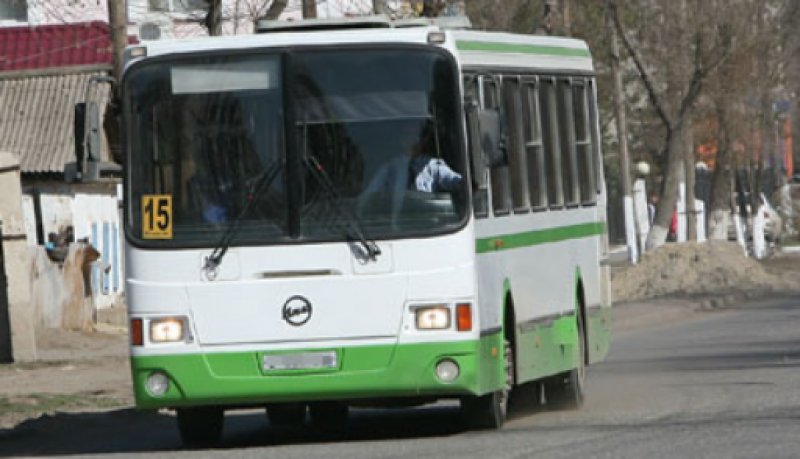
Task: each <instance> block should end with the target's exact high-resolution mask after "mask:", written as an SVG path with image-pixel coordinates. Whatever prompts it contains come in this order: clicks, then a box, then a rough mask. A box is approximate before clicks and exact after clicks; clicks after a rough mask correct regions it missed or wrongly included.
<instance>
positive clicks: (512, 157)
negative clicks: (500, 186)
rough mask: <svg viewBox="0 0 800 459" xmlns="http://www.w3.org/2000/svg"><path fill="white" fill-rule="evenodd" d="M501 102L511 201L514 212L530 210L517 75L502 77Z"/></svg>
mask: <svg viewBox="0 0 800 459" xmlns="http://www.w3.org/2000/svg"><path fill="white" fill-rule="evenodd" d="M503 103H504V105H505V108H506V110H505V120H506V128H507V130H506V133H507V143H506V148H507V149H508V166H507V169H508V177H507V180H508V179H510V182H511V201H512V204H513V208H514V213H524V212H528V211H529V210H530V201H529V200H528V174H527V169H528V166H527V163H526V161H525V159H526V158H525V140H524V138H523V136H522V103H521V100H520V85H519V79H518V78H517V77H506V78H503Z"/></svg>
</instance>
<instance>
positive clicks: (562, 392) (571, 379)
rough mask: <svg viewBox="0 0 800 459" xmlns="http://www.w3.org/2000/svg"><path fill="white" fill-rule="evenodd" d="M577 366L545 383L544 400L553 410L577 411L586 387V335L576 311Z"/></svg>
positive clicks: (580, 317)
mask: <svg viewBox="0 0 800 459" xmlns="http://www.w3.org/2000/svg"><path fill="white" fill-rule="evenodd" d="M576 328H577V330H578V352H579V354H578V366H577V367H576V368H574V369H572V370H571V371H568V372H566V373H561V374H560V375H556V376H554V377H552V378H550V379H549V380H548V381H546V382H545V399H546V400H547V404H548V405H549V406H550V407H552V408H555V409H573V410H575V409H578V408H580V407H581V406H582V405H583V400H584V390H585V387H586V338H585V337H586V334H585V333H584V327H583V317H582V314H581V311H578V317H577V327H576Z"/></svg>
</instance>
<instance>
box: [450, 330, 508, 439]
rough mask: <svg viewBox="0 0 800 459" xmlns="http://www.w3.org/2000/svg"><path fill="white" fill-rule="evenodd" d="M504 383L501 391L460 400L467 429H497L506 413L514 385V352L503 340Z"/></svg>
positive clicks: (501, 424) (503, 420) (506, 341)
mask: <svg viewBox="0 0 800 459" xmlns="http://www.w3.org/2000/svg"><path fill="white" fill-rule="evenodd" d="M504 356H505V362H504V367H505V383H504V385H503V388H502V389H501V390H498V391H495V392H492V393H490V394H486V395H482V396H479V397H475V396H469V397H464V398H462V399H461V413H462V416H463V417H464V421H465V422H466V424H467V425H468V426H469V427H472V428H476V429H499V428H500V427H502V426H503V423H504V422H505V420H506V414H507V413H508V397H509V395H510V394H511V388H512V387H513V385H514V351H513V346H512V345H511V342H510V341H508V340H505V343H504Z"/></svg>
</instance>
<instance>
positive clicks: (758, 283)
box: [612, 241, 795, 301]
mask: <svg viewBox="0 0 800 459" xmlns="http://www.w3.org/2000/svg"><path fill="white" fill-rule="evenodd" d="M793 284H794V282H792V281H791V280H790V279H788V278H786V277H784V276H780V275H775V274H770V273H768V272H767V271H765V270H764V267H763V266H762V265H761V264H760V263H759V262H758V261H756V260H754V259H752V258H748V257H746V256H745V255H744V251H743V250H742V248H741V246H739V245H738V244H737V243H735V242H728V241H708V242H705V243H695V242H686V243H681V244H674V243H667V244H665V245H663V246H661V247H659V248H658V249H656V250H654V251H652V252H649V253H647V254H645V255H644V257H642V259H641V260H640V262H639V264H637V265H634V266H629V267H625V268H621V269H619V270H617V271H615V272H614V273H613V275H612V287H613V294H614V300H615V301H631V300H642V299H646V298H654V297H658V296H663V295H684V296H695V295H711V294H716V293H726V294H730V293H735V292H748V291H774V290H782V289H792V288H793V287H795V286H794V285H793Z"/></svg>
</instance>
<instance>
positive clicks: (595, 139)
mask: <svg viewBox="0 0 800 459" xmlns="http://www.w3.org/2000/svg"><path fill="white" fill-rule="evenodd" d="M587 93H588V97H589V135H590V136H591V139H592V164H593V165H594V187H595V191H596V192H597V193H598V194H599V193H601V192H602V191H603V183H604V180H605V178H604V177H603V157H602V152H601V149H600V128H599V126H598V119H599V115H598V114H597V93H596V92H595V87H594V80H589V82H588V87H587Z"/></svg>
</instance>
